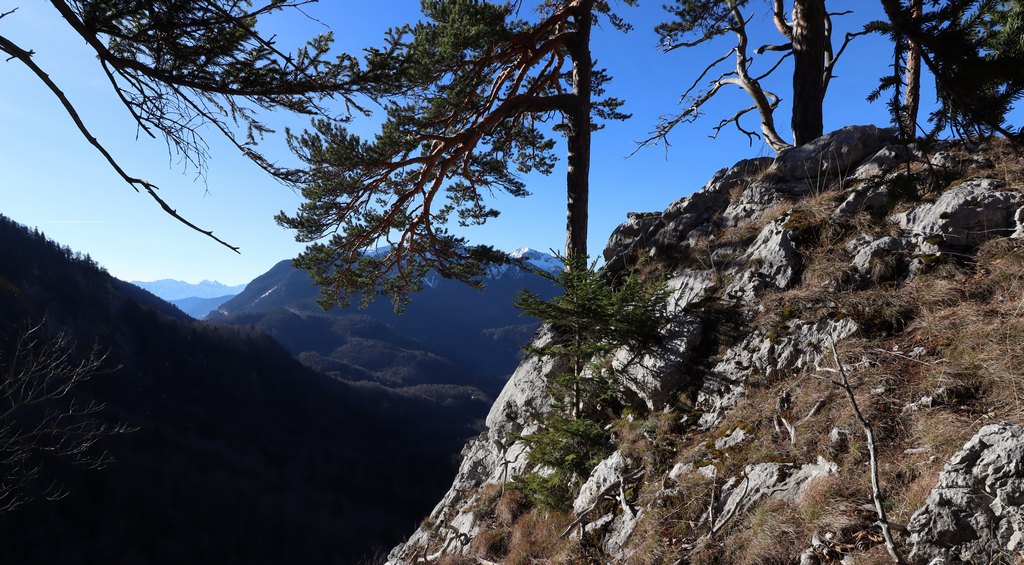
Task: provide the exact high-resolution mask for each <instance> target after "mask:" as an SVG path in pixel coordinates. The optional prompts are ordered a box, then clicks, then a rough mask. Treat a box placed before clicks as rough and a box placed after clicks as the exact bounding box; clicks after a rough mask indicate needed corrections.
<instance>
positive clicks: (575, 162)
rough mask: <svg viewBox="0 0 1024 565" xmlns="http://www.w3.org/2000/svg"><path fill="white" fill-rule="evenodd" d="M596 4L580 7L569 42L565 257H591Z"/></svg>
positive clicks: (588, 1) (586, 0)
mask: <svg viewBox="0 0 1024 565" xmlns="http://www.w3.org/2000/svg"><path fill="white" fill-rule="evenodd" d="M593 9H594V1H593V0H584V1H583V2H580V4H579V5H578V7H577V10H578V11H577V13H576V17H575V23H576V32H575V34H574V35H573V38H572V40H571V41H570V42H569V45H568V50H569V55H570V57H572V88H573V96H574V98H575V100H574V103H573V104H572V105H571V106H570V108H569V109H568V111H567V112H566V118H567V120H566V121H567V122H568V124H567V125H568V130H569V132H568V145H569V148H568V149H569V151H568V153H569V154H568V158H567V159H566V160H567V163H568V170H567V172H566V191H567V194H566V196H567V203H568V205H567V210H566V225H565V257H566V259H570V258H572V257H586V256H587V222H588V211H587V209H588V198H589V192H590V134H591V130H592V124H591V116H590V109H591V108H590V107H591V90H592V76H591V75H592V72H593V60H592V58H591V55H590V31H591V27H592V26H593Z"/></svg>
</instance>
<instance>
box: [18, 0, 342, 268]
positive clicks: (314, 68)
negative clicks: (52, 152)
mask: <svg viewBox="0 0 1024 565" xmlns="http://www.w3.org/2000/svg"><path fill="white" fill-rule="evenodd" d="M313 1H315V0H265V1H263V2H254V1H253V0H243V1H232V0H156V1H150V2H125V1H124V0H51V2H50V3H51V4H52V5H53V6H54V8H56V10H57V12H58V13H59V14H60V15H61V17H63V18H64V20H65V21H66V22H67V24H68V25H69V26H70V27H71V28H72V29H73V30H74V31H75V33H77V34H78V35H79V36H80V37H81V38H82V39H83V40H84V41H85V44H86V45H87V46H88V48H89V49H90V50H92V51H93V52H95V55H96V58H97V61H98V62H99V65H100V67H101V69H102V71H103V73H104V75H105V78H106V79H107V82H109V84H110V88H111V90H112V91H113V92H112V94H113V95H114V96H116V97H117V99H118V100H120V102H121V103H122V105H123V106H124V107H125V109H126V110H127V111H128V113H129V114H130V115H131V116H132V118H133V119H134V120H135V122H136V123H137V124H138V127H139V131H140V132H141V133H144V134H146V135H148V136H150V137H154V138H155V137H157V136H162V137H163V138H164V139H165V140H166V141H167V144H168V146H169V148H171V149H173V150H174V151H176V152H177V154H178V156H179V157H180V158H181V160H182V161H183V162H184V163H185V164H186V166H189V165H191V166H194V167H196V169H197V170H198V171H199V173H200V174H203V173H205V167H206V160H207V157H208V146H207V144H206V142H205V140H204V139H203V131H204V129H206V128H207V127H210V128H212V129H213V130H214V131H217V132H219V133H220V134H223V135H224V137H225V138H227V140H228V141H229V142H231V143H232V144H233V145H234V146H235V147H236V148H237V149H238V150H239V151H240V152H241V153H242V154H243V155H244V156H245V157H247V158H249V159H251V160H252V161H253V162H255V163H256V164H257V165H258V166H260V167H261V168H263V169H264V170H265V171H267V172H269V173H271V174H273V175H274V176H276V177H278V178H280V179H282V180H285V181H291V180H294V175H295V172H294V171H290V170H287V169H283V168H280V167H277V166H276V165H275V164H274V163H273V162H271V161H270V160H269V159H267V158H266V157H264V156H263V155H262V154H261V153H260V152H259V151H258V149H257V145H258V142H259V140H260V139H261V138H262V137H263V136H264V135H265V134H268V133H270V132H271V130H270V128H269V127H268V126H267V125H266V124H265V123H264V122H263V121H262V120H261V118H260V116H259V111H261V110H285V111H290V112H296V113H300V114H308V115H319V116H329V115H330V113H329V112H328V110H327V109H326V107H325V106H324V105H323V101H324V100H325V99H326V98H334V97H340V98H343V99H344V100H345V101H346V103H347V104H348V105H349V107H352V106H351V105H352V104H354V101H353V99H352V95H353V92H354V91H355V85H354V81H355V79H356V71H357V70H358V67H359V65H358V62H357V60H356V59H355V58H354V57H352V56H349V55H341V56H339V57H336V58H329V57H328V56H327V54H328V51H329V50H330V48H331V44H332V41H333V38H332V36H331V34H330V33H325V34H321V35H318V36H316V37H314V38H312V39H311V40H309V41H308V42H307V43H306V44H305V45H304V46H302V47H301V48H299V49H298V50H296V51H295V52H293V53H288V52H286V51H284V50H283V49H282V48H281V47H279V46H278V45H277V41H276V39H275V37H274V36H268V35H265V34H264V32H262V31H261V29H262V27H263V26H265V25H266V20H267V19H268V17H269V16H271V15H273V14H274V13H278V12H282V11H286V10H301V7H302V6H303V5H305V4H309V3H311V2H313ZM16 12H17V8H15V9H13V10H11V11H8V12H3V13H0V19H3V18H8V17H10V18H12V19H14V18H17V14H16ZM12 21H16V20H12ZM0 52H2V53H4V54H5V55H6V56H7V57H8V59H9V60H18V61H20V62H21V63H22V64H24V65H25V66H26V67H28V69H29V70H30V71H31V72H33V73H34V74H35V75H36V77H37V78H38V79H39V80H40V82H42V83H43V85H44V86H45V87H46V88H47V89H48V90H49V91H50V93H52V94H53V95H54V96H56V97H57V99H58V100H59V101H60V103H61V105H62V106H63V107H64V109H65V111H66V112H67V114H68V116H69V117H70V118H71V119H72V121H73V122H74V123H75V125H76V126H77V127H78V129H79V131H80V132H81V134H82V135H83V136H84V137H85V138H86V140H87V141H88V142H89V143H90V144H91V145H93V146H94V147H95V148H96V150H97V151H99V152H100V153H101V154H102V155H103V157H104V158H105V159H106V161H107V162H108V164H109V165H110V166H111V167H112V168H113V169H114V170H115V171H116V172H117V174H118V175H119V176H120V177H121V178H122V179H123V180H124V181H125V182H126V183H128V184H129V185H131V186H132V187H133V188H134V189H135V190H137V191H144V192H146V193H147V194H149V196H150V197H152V198H153V199H154V200H155V201H156V202H157V203H158V205H160V206H161V208H162V209H163V210H164V211H165V212H166V213H167V214H169V215H170V216H172V217H174V218H176V219H177V220H179V221H181V222H182V223H184V224H185V225H187V226H189V227H190V228H192V229H195V230H197V231H199V232H202V233H204V234H206V235H208V236H210V237H212V238H213V239H215V240H216V241H218V242H220V243H222V244H224V245H226V246H228V247H229V248H231V249H233V250H235V251H237V250H238V249H237V248H235V247H234V246H231V245H229V244H228V243H226V242H224V241H222V240H220V239H218V238H216V237H215V236H214V235H213V233H212V232H210V231H207V230H203V229H201V228H199V227H197V226H195V225H194V224H192V223H190V222H189V221H188V220H186V219H185V218H183V217H181V216H180V215H178V213H177V212H176V211H175V210H174V209H173V208H172V207H171V206H170V205H169V204H167V203H166V202H165V201H164V200H163V198H162V197H161V196H159V195H158V193H157V188H158V187H156V186H154V185H153V184H152V183H150V182H148V181H146V180H144V179H142V178H139V177H136V176H132V175H130V174H129V173H128V172H127V171H125V170H124V169H123V168H122V167H121V165H120V164H119V162H118V161H117V160H116V158H115V157H114V156H113V155H112V154H111V153H110V152H109V151H107V149H106V147H105V146H104V144H103V143H102V142H100V141H99V140H98V139H97V138H96V137H95V136H94V135H93V134H92V133H91V131H90V130H89V128H88V126H87V125H86V124H87V122H88V120H87V119H85V118H83V117H82V116H81V115H80V113H79V111H78V108H77V107H76V105H75V103H74V101H73V100H72V99H71V98H69V97H68V96H67V95H66V94H65V93H64V91H63V90H62V89H61V88H60V85H58V84H57V83H56V82H54V81H53V79H51V78H50V76H49V74H48V73H47V72H46V70H45V69H43V68H41V67H40V66H39V65H38V64H37V63H36V62H35V59H34V58H33V55H34V53H35V52H34V51H33V50H32V49H31V48H26V47H23V46H21V45H18V44H16V43H15V42H14V41H12V40H10V39H9V38H7V37H5V36H3V35H0ZM355 107H357V108H358V106H355ZM344 117H345V116H342V117H341V119H344ZM325 119H326V118H325Z"/></svg>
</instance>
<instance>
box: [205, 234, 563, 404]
mask: <svg viewBox="0 0 1024 565" xmlns="http://www.w3.org/2000/svg"><path fill="white" fill-rule="evenodd" d="M512 255H513V257H515V258H518V259H521V260H522V261H524V262H525V263H527V264H528V265H529V266H532V267H535V268H538V269H541V270H545V271H549V270H552V269H558V268H561V263H560V262H559V261H557V260H556V259H555V258H554V257H552V256H551V255H548V254H546V253H541V252H538V251H534V250H531V249H526V248H523V249H519V250H516V251H515V252H514V253H513V254H512ZM426 283H427V284H426V285H425V288H424V289H423V290H422V291H420V292H418V293H416V294H415V295H413V296H412V302H411V303H410V304H409V305H408V307H407V308H406V309H405V311H404V312H403V313H402V314H396V313H395V312H394V310H393V308H392V305H391V303H390V302H389V301H388V300H386V299H378V300H376V301H374V302H373V303H371V304H370V305H369V307H367V308H366V309H359V308H358V307H356V306H352V307H349V308H344V309H340V308H335V309H332V310H329V311H326V312H325V311H324V310H323V309H322V308H321V307H320V306H319V305H318V304H317V299H318V298H319V297H320V289H319V288H318V287H316V286H315V285H313V284H312V283H311V281H310V280H309V277H308V275H307V274H306V272H305V271H300V270H298V269H295V268H294V267H292V265H291V261H281V262H280V263H278V264H277V265H275V266H274V267H273V268H272V269H270V271H268V272H267V273H265V274H263V275H261V276H259V277H257V278H256V279H254V280H253V281H252V282H251V283H249V284H248V285H247V286H246V288H245V290H244V291H242V292H241V293H240V294H238V295H237V296H235V297H234V298H232V299H231V300H228V301H227V302H225V303H224V304H221V305H220V306H219V307H218V308H217V310H215V311H213V312H211V313H210V314H209V316H208V317H207V319H208V320H210V321H212V322H215V323H220V324H228V325H233V326H239V327H255V328H257V329H260V330H262V331H264V332H266V333H268V334H270V335H271V336H273V337H274V338H276V339H277V340H278V341H279V342H280V343H281V344H282V345H284V346H285V347H286V348H287V349H288V350H289V351H290V352H292V354H293V355H295V356H296V357H297V358H298V359H299V360H300V361H301V362H302V363H303V364H305V365H306V366H308V367H310V368H313V369H316V370H318V371H321V372H326V373H328V374H331V375H333V376H336V377H338V378H341V379H344V380H356V381H372V382H376V383H379V384H383V385H385V386H388V387H399V388H401V387H409V386H418V385H424V384H431V385H438V384H446V385H449V384H454V385H469V386H474V387H477V388H479V389H481V390H482V391H483V392H485V393H488V394H490V395H494V394H497V392H498V391H499V390H500V389H501V387H502V386H503V385H504V383H505V380H506V379H507V377H508V376H509V374H511V372H512V371H513V370H514V369H515V366H516V365H517V364H518V362H519V359H520V358H521V349H520V348H521V347H522V346H523V345H524V344H525V343H526V342H527V341H529V338H530V336H531V335H532V334H533V332H534V331H535V330H536V329H537V326H538V322H537V321H536V320H534V319H531V318H524V317H523V316H521V314H520V312H519V311H518V310H517V309H516V308H515V307H513V305H512V303H513V299H514V297H515V295H516V294H517V293H518V292H519V291H520V290H521V289H523V288H527V289H530V290H531V291H533V292H535V293H537V294H540V295H542V296H551V295H553V294H554V292H555V288H554V286H553V285H552V283H551V282H550V281H549V280H548V279H546V278H545V277H543V276H540V275H539V274H537V273H534V272H531V271H529V270H526V269H523V268H520V267H519V266H516V265H502V266H498V267H494V268H492V269H491V271H490V274H489V276H488V277H487V280H486V281H485V287H484V288H483V289H474V288H471V287H469V286H467V285H465V284H463V283H460V282H457V281H452V280H447V279H443V278H441V277H438V276H436V275H434V276H428V279H427V281H426Z"/></svg>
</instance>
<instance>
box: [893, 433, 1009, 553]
mask: <svg viewBox="0 0 1024 565" xmlns="http://www.w3.org/2000/svg"><path fill="white" fill-rule="evenodd" d="M1022 506H1024V428H1022V427H1020V426H1015V425H1010V424H991V425H988V426H985V427H983V428H981V430H979V431H978V433H977V434H976V435H975V436H974V437H973V438H971V440H970V441H968V442H967V444H966V445H964V447H963V448H962V449H961V450H960V451H958V452H957V453H956V454H955V455H954V456H953V458H952V459H951V460H950V461H949V463H947V464H946V466H945V468H944V469H943V470H942V474H941V475H940V476H939V483H938V484H937V485H936V486H935V488H934V489H932V492H931V494H929V495H928V499H927V500H926V501H925V504H924V506H923V507H922V508H920V509H919V510H918V511H917V512H915V513H914V515H913V517H911V519H910V524H909V525H908V529H909V530H910V544H911V545H912V546H913V549H912V550H911V553H910V558H911V561H913V562H915V563H949V564H952V563H992V562H993V560H994V558H995V557H996V556H1003V557H1006V558H1008V559H1007V561H1008V562H1013V556H1016V558H1017V559H1021V558H1024V510H1022Z"/></svg>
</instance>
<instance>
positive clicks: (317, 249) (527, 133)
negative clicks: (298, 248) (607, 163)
mask: <svg viewBox="0 0 1024 565" xmlns="http://www.w3.org/2000/svg"><path fill="white" fill-rule="evenodd" d="M624 3H625V4H627V5H632V4H634V3H635V1H634V0H627V1H625V2H624ZM517 7H518V3H507V4H506V3H493V2H486V1H482V0H481V1H477V0H430V1H425V2H424V3H423V14H424V16H425V21H424V22H422V23H419V24H417V25H415V26H412V27H404V28H399V29H394V30H391V31H390V32H389V34H388V41H387V44H386V45H385V46H384V47H383V48H381V49H374V50H370V51H369V52H368V53H369V55H368V58H367V65H366V66H367V68H366V70H365V72H364V74H363V76H364V77H367V78H366V80H365V82H366V83H372V84H374V89H375V93H376V94H377V95H379V96H380V97H381V98H383V99H386V100H387V103H386V113H387V116H386V120H385V121H384V123H383V125H382V126H381V128H380V131H379V132H378V133H377V134H376V136H375V137H374V138H373V139H363V138H360V137H359V136H357V135H355V134H353V133H351V132H350V131H349V130H347V129H346V128H344V127H342V126H341V125H339V124H336V123H330V122H326V121H319V122H317V123H316V124H315V127H314V129H313V131H307V132H305V133H303V134H301V135H297V136H293V137H292V146H293V148H294V150H295V151H296V153H297V154H298V155H299V157H300V158H301V159H302V160H303V161H304V162H305V163H306V164H307V166H308V175H307V177H306V178H305V179H304V181H303V183H302V185H303V186H302V193H303V196H304V197H305V199H306V202H304V203H303V204H302V206H301V207H300V209H299V211H298V212H297V213H296V214H294V215H288V214H283V213H282V214H281V215H279V216H278V221H279V222H280V223H281V224H282V225H284V226H286V227H289V228H292V229H294V230H296V238H297V239H298V240H299V241H302V242H306V243H310V245H309V246H308V247H307V248H306V251H305V252H304V253H303V254H302V255H301V256H300V257H299V258H298V259H297V261H296V264H297V265H298V266H300V267H303V268H305V269H307V270H309V271H310V273H311V274H312V276H313V278H314V280H315V281H316V282H317V283H318V284H319V285H321V286H322V287H323V288H324V303H325V304H333V303H339V302H340V303H342V304H344V303H346V302H347V300H348V299H349V297H350V296H351V295H353V294H355V293H359V292H361V293H362V295H363V298H364V299H366V298H368V297H372V296H373V295H374V294H376V293H378V292H380V293H384V294H389V295H391V296H393V297H394V298H395V299H396V300H397V304H399V305H400V304H401V301H402V300H403V299H404V298H405V297H406V296H407V294H408V293H409V292H410V291H414V290H417V289H418V288H420V286H421V279H422V277H423V275H424V274H425V273H426V272H428V271H429V270H431V269H433V270H434V271H436V272H437V273H438V274H440V275H441V276H443V277H447V278H454V279H459V280H463V281H467V282H470V283H474V282H478V278H479V276H480V275H481V274H483V272H484V268H485V265H486V264H487V263H488V262H491V261H496V260H500V259H501V254H498V253H496V252H494V251H493V250H492V249H490V248H487V247H483V246H469V245H468V244H467V242H466V240H465V238H463V237H460V236H456V235H454V234H453V233H452V232H451V231H450V224H452V223H458V224H459V225H460V226H471V225H479V224H483V223H484V222H486V221H487V220H488V219H490V218H493V217H495V216H497V215H498V213H499V212H498V211H497V210H495V209H493V208H491V207H490V206H489V205H488V204H487V203H486V202H485V195H486V194H488V193H489V192H491V191H501V192H505V193H507V194H510V195H512V196H516V197H525V196H527V195H528V194H529V193H528V191H527V190H526V187H525V185H524V183H523V182H522V180H521V179H520V176H519V175H520V174H526V173H529V172H532V171H537V172H540V173H543V174H550V173H551V172H552V170H553V168H554V165H555V162H556V160H557V159H556V154H555V146H556V144H555V141H554V140H553V139H552V138H551V136H550V132H551V131H552V130H555V131H557V132H560V133H562V134H564V135H565V137H566V140H567V151H566V155H567V161H568V163H567V164H568V167H567V177H566V188H567V204H568V205H567V229H566V254H567V255H569V256H575V255H586V238H587V205H588V190H589V167H590V136H591V132H592V131H593V130H594V129H597V128H598V127H599V126H598V125H595V123H594V119H595V118H596V119H598V120H607V119H624V118H626V117H627V116H626V115H625V114H622V113H620V112H619V107H620V106H621V105H622V102H621V101H620V100H617V99H615V98H603V99H598V97H600V96H602V95H603V94H604V87H605V85H606V83H607V82H608V80H609V77H608V76H607V74H606V73H605V72H604V71H603V70H601V69H598V68H595V66H594V62H593V60H592V57H591V54H590V35H591V29H592V27H593V25H594V22H595V19H596V18H599V17H600V18H604V19H605V20H607V21H608V22H610V23H611V24H612V25H613V26H614V27H617V28H621V29H625V28H627V27H628V26H627V25H626V24H625V22H623V21H622V20H621V19H620V18H619V17H618V16H616V15H615V14H614V13H613V12H612V11H611V9H610V7H609V5H608V3H607V2H605V1H603V0H547V1H544V2H541V3H540V4H539V7H538V10H539V13H540V14H541V18H540V20H539V21H537V22H528V21H524V20H522V19H517V18H516V17H515V14H516V8H517ZM325 238H328V240H327V241H326V242H324V241H323V240H324V239H325ZM374 248H378V249H380V250H381V251H380V252H378V253H368V252H367V251H368V250H372V249H374Z"/></svg>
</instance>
